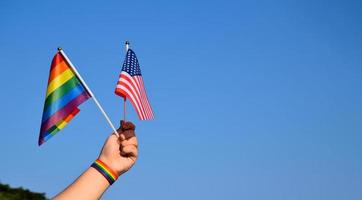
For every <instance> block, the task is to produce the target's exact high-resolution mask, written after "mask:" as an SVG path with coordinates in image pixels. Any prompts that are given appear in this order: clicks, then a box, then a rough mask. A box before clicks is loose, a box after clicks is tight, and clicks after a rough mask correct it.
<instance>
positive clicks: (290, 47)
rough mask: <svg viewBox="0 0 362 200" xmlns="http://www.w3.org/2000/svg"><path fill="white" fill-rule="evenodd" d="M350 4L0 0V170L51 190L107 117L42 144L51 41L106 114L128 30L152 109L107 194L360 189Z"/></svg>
mask: <svg viewBox="0 0 362 200" xmlns="http://www.w3.org/2000/svg"><path fill="white" fill-rule="evenodd" d="M361 10H362V3H361V2H360V1H319V0H313V1H312V0H307V1H296V2H293V1H259V0H258V1H221V0H220V1H192V0H184V1H178V2H176V1H97V3H94V2H93V3H92V2H90V1H42V2H40V1H22V2H21V1H1V2H0V27H1V28H0V67H1V74H2V76H1V79H0V85H1V86H2V87H1V90H2V91H1V100H0V105H1V115H0V121H1V127H0V152H1V164H0V181H1V182H3V183H8V184H11V185H12V186H14V187H17V186H23V187H26V188H29V189H31V190H34V191H39V192H46V194H47V196H48V197H50V196H53V195H55V194H56V193H57V192H59V191H61V190H62V189H64V188H65V187H66V186H67V185H68V184H69V183H71V182H72V181H73V180H74V179H75V178H76V177H77V176H78V175H79V174H80V173H81V172H82V171H83V170H85V169H86V168H87V167H88V166H89V165H90V164H91V163H92V161H93V160H94V159H95V158H96V157H97V155H98V152H99V150H100V148H101V147H102V145H103V142H104V140H105V138H106V137H107V135H108V134H109V133H110V132H111V129H110V128H109V126H108V125H107V123H106V121H105V120H104V118H103V116H102V115H101V113H100V112H99V111H98V110H97V108H96V106H95V104H94V102H92V101H87V102H86V103H84V104H82V106H81V107H80V108H81V112H80V113H79V114H78V115H77V117H75V118H74V119H73V120H72V121H71V122H70V124H69V125H68V126H66V127H65V128H64V129H63V130H62V131H61V132H59V133H58V134H57V135H56V136H55V137H53V138H52V139H50V140H49V141H48V142H47V143H45V145H44V146H41V147H38V145H37V139H38V134H39V127H40V121H41V115H42V108H43V103H44V96H45V89H46V84H47V78H48V72H49V67H50V62H51V59H52V57H53V56H54V54H55V53H56V48H57V47H58V46H62V47H63V49H64V50H65V52H66V53H67V54H68V56H69V57H70V59H71V60H72V62H73V63H74V64H75V65H76V67H77V68H78V70H79V72H80V73H81V74H82V75H83V77H84V79H85V80H86V82H87V83H88V84H89V86H90V87H91V89H92V90H93V92H94V93H95V94H96V96H97V97H98V99H99V100H100V102H101V103H102V104H103V106H104V108H105V110H106V111H107V112H108V114H109V115H110V117H111V119H112V121H113V122H114V123H115V124H118V120H120V118H121V113H122V101H121V99H120V98H119V97H117V96H115V95H114V87H115V84H116V81H117V77H118V73H119V71H120V65H121V62H123V57H124V49H123V43H124V41H125V40H130V41H131V46H132V48H133V50H134V51H135V52H136V54H137V56H138V58H139V61H140V64H141V69H142V72H143V76H144V79H145V84H146V88H147V90H148V93H149V98H150V101H151V103H152V105H153V108H154V110H155V114H156V120H155V121H150V122H141V121H139V120H137V118H136V117H135V112H134V110H133V109H131V108H130V107H129V112H128V113H129V118H130V119H131V120H132V121H134V122H135V123H136V125H137V133H138V137H139V141H140V157H139V160H138V161H137V164H136V165H135V167H134V168H132V170H131V171H130V172H129V173H127V174H126V175H124V176H122V177H121V178H120V179H119V181H118V182H117V183H116V184H114V185H113V186H112V187H111V188H110V189H109V190H108V191H107V193H106V194H105V195H104V199H140V200H143V199H160V200H163V199H174V200H184V199H209V200H213V199H215V200H216V199H217V200H218V199H248V200H264V199H278V200H280V199H285V200H305V199H309V200H321V199H328V200H339V199H349V200H357V199H361V197H362V190H361V188H362V156H361V155H362V90H361V88H362V12H361Z"/></svg>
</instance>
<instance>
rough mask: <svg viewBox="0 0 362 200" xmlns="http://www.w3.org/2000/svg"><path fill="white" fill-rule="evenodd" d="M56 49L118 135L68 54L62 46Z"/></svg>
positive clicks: (116, 133)
mask: <svg viewBox="0 0 362 200" xmlns="http://www.w3.org/2000/svg"><path fill="white" fill-rule="evenodd" d="M58 51H59V52H60V53H61V54H62V55H63V57H64V58H65V60H66V61H67V62H68V63H69V65H70V67H71V68H72V70H73V71H74V73H75V74H76V76H77V77H78V78H79V80H80V82H81V83H82V84H83V86H84V87H85V89H86V90H87V92H88V93H89V94H90V96H91V97H92V99H93V100H94V102H95V103H96V105H97V107H98V108H99V110H101V112H102V114H103V116H104V117H105V118H106V120H107V122H108V124H109V125H110V126H111V128H112V130H113V132H114V134H115V135H117V136H119V134H118V132H117V129H116V128H115V127H114V126H113V124H112V122H111V120H110V119H109V117H108V115H107V113H106V112H105V111H104V110H103V108H102V106H101V104H100V103H99V102H98V100H97V98H96V97H95V96H94V94H93V92H92V91H91V90H90V89H89V87H88V85H87V84H86V83H85V81H84V80H83V78H82V76H81V75H80V74H79V73H78V71H77V69H76V68H75V67H74V65H73V63H72V62H71V61H70V60H69V58H68V56H67V55H66V54H65V53H64V51H63V50H62V48H60V47H59V48H58Z"/></svg>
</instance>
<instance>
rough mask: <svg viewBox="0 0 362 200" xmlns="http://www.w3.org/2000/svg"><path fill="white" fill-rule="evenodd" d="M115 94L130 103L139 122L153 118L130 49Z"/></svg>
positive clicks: (139, 71) (138, 69)
mask: <svg viewBox="0 0 362 200" xmlns="http://www.w3.org/2000/svg"><path fill="white" fill-rule="evenodd" d="M115 93H116V94H117V95H119V96H121V97H123V98H128V99H129V100H130V101H131V103H132V105H133V107H134V108H135V110H136V112H137V115H138V117H139V119H140V120H151V119H153V118H154V114H153V111H152V108H151V105H150V103H149V101H148V98H147V93H146V90H145V86H144V84H143V79H142V74H141V69H140V65H139V63H138V59H137V57H136V54H135V53H134V51H132V50H131V49H128V51H127V54H126V58H125V60H124V63H123V67H122V72H121V74H120V76H119V80H118V83H117V86H116V90H115Z"/></svg>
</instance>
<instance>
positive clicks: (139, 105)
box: [118, 80, 145, 118]
mask: <svg viewBox="0 0 362 200" xmlns="http://www.w3.org/2000/svg"><path fill="white" fill-rule="evenodd" d="M129 84H130V86H129V85H128V84H126V83H124V82H123V80H121V81H120V82H119V83H118V85H122V86H123V87H125V88H126V89H127V90H128V91H129V93H130V94H128V93H127V91H124V92H125V93H126V94H127V95H128V98H129V99H130V100H131V102H132V104H133V106H134V107H135V108H136V110H137V113H138V115H139V117H140V118H143V117H144V115H145V114H144V112H143V111H142V110H141V107H142V105H141V102H140V101H139V100H137V98H138V99H139V96H138V94H135V93H134V92H133V90H132V89H131V87H133V89H134V90H135V91H137V89H135V88H134V86H133V84H132V83H129ZM131 95H132V96H133V97H134V99H135V101H133V100H132V98H131Z"/></svg>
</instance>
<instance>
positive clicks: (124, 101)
mask: <svg viewBox="0 0 362 200" xmlns="http://www.w3.org/2000/svg"><path fill="white" fill-rule="evenodd" d="M125 45H126V54H127V52H128V49H129V41H128V40H127V41H126V44H125ZM126 56H127V55H126ZM126 100H127V99H126V97H123V120H124V121H126Z"/></svg>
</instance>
